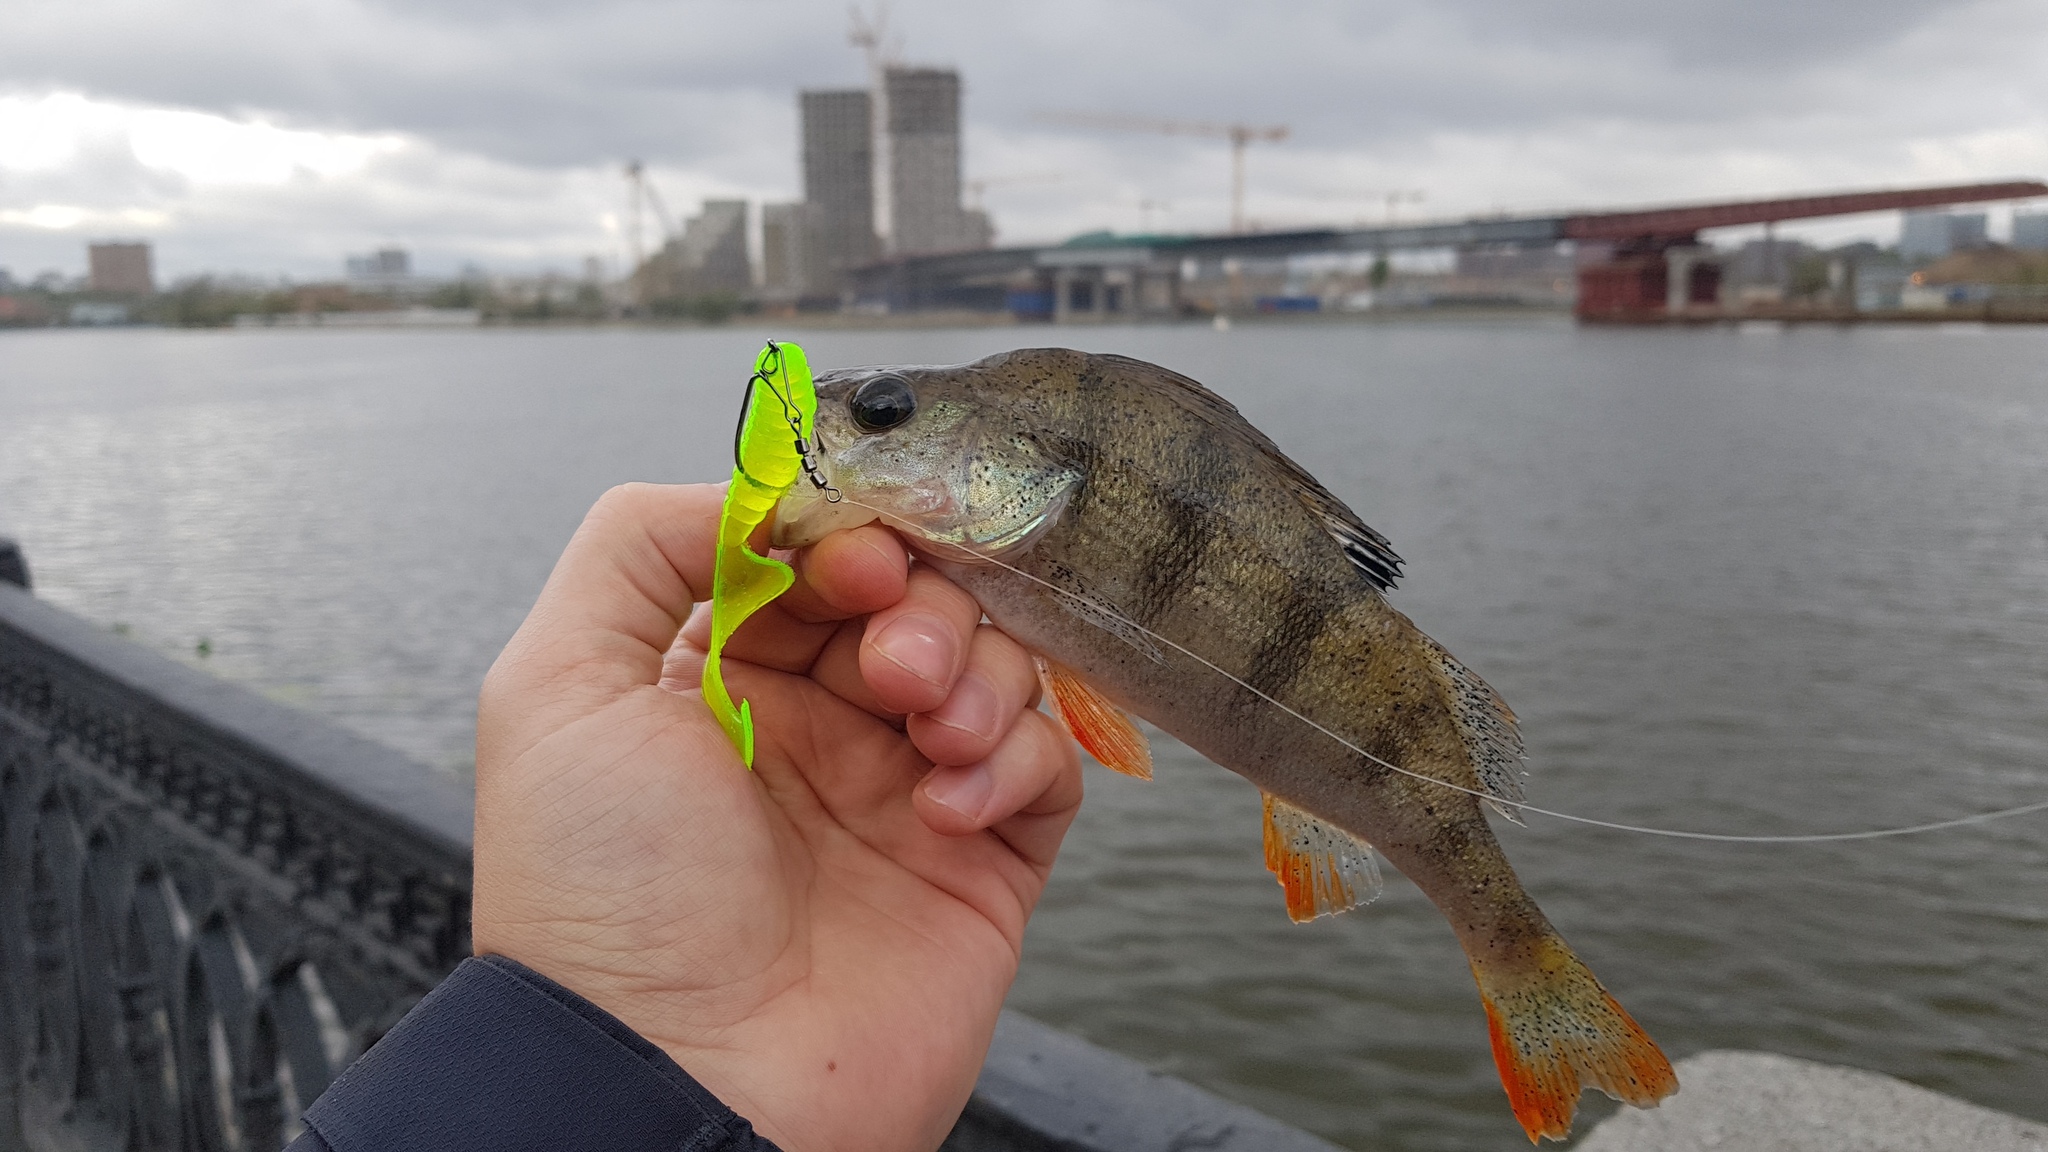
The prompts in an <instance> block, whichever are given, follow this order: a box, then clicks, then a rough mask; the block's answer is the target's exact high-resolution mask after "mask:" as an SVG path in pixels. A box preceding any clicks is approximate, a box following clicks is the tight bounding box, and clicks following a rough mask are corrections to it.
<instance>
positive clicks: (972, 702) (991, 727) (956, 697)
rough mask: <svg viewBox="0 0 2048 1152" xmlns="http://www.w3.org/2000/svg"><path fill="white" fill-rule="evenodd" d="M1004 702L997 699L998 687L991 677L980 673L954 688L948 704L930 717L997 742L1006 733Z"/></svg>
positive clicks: (939, 707) (961, 680)
mask: <svg viewBox="0 0 2048 1152" xmlns="http://www.w3.org/2000/svg"><path fill="white" fill-rule="evenodd" d="M1002 710H1003V702H1002V700H1001V699H1000V698H998V697H997V696H996V686H995V685H993V684H991V683H989V682H988V677H986V676H983V675H982V674H981V673H979V672H969V673H966V674H965V675H963V676H961V677H960V682H959V683H957V684H955V685H953V692H952V694H951V695H949V696H947V697H946V702H945V703H944V704H941V705H939V706H938V707H937V708H935V709H933V710H932V711H931V712H928V713H926V715H927V716H929V717H930V718H931V719H932V720H934V721H936V722H938V723H940V724H944V725H945V726H946V727H948V728H957V729H959V730H960V731H962V732H966V733H970V734H972V735H975V736H979V737H981V738H982V739H983V740H993V739H995V738H996V736H997V735H998V733H999V732H1000V731H1001V729H1002V723H1003V715H1002Z"/></svg>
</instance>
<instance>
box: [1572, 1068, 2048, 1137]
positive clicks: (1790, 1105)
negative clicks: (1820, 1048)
mask: <svg viewBox="0 0 2048 1152" xmlns="http://www.w3.org/2000/svg"><path fill="white" fill-rule="evenodd" d="M1678 1082H1679V1084H1680V1085H1682V1087H1681V1088H1680V1089H1679V1092H1678V1095H1676V1096H1673V1097H1672V1098H1671V1099H1669V1100H1666V1101H1665V1102H1664V1104H1663V1106H1662V1107H1660V1108H1656V1109H1653V1110H1650V1111H1638V1110H1636V1109H1634V1108H1624V1109H1622V1110H1621V1112H1620V1113H1618V1114H1617V1115H1615V1116H1613V1117H1611V1118H1610V1119H1608V1120H1607V1121H1606V1122H1604V1123H1602V1124H1601V1125H1600V1126H1599V1127H1597V1128H1595V1129H1593V1131H1592V1132H1591V1133H1590V1134H1588V1135H1587V1137H1586V1138H1585V1139H1584V1140H1583V1141H1581V1142H1580V1143H1579V1144H1578V1147H1577V1150H1576V1152H1710V1150H1712V1152H1738V1150H1739V1152H1965V1150H1967V1152H2048V1124H2037V1123H2034V1122H2033V1121H2031V1120H2022V1119H2020V1118H2019V1117H2017V1116H2009V1115H2007V1114H2005V1113H2003V1112H1994V1111H1992V1110H1991V1109H1989V1108H1983V1107H1979V1106H1978V1105H1975V1104H1968V1103H1965V1102H1963V1101H1961V1100H1957V1099H1955V1098H1953V1097H1950V1096H1943V1095H1942V1094H1941V1093H1939V1092H1931V1091H1929V1090H1927V1089H1925V1088H1921V1087H1917V1086H1915V1085H1912V1084H1908V1083H1906V1082H1905V1081H1904V1080H1896V1079H1893V1078H1892V1077H1890V1076H1885V1075H1882V1074H1880V1073H1876V1072H1865V1071H1863V1070H1861V1069H1858V1068H1841V1067H1837V1066H1835V1065H1832V1064H1817V1063H1815V1062H1813V1061H1811V1060H1797V1059H1794V1058H1793V1057H1790V1056H1779V1055H1775V1054H1773V1053H1769V1052H1702V1053H1700V1054H1699V1055H1697V1056H1691V1057H1688V1058H1686V1059H1684V1060H1681V1061H1679V1062H1678Z"/></svg>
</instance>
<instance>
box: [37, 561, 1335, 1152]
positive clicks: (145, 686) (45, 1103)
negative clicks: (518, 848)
mask: <svg viewBox="0 0 2048 1152" xmlns="http://www.w3.org/2000/svg"><path fill="white" fill-rule="evenodd" d="M10 557H12V558H13V560H14V561H15V563H13V564H12V565H11V566H10V564H9V558H10ZM18 561H19V553H18V552H14V551H12V550H11V548H10V546H8V545H7V544H6V542H5V541H0V1152H11V1150H13V1149H33V1150H35V1152H44V1150H57V1149H64V1150H77V1152H140V1150H148V1149H179V1150H193V1152H243V1150H249V1152H269V1150H271V1149H276V1148H278V1147H280V1146H281V1145H283V1144H284V1143H285V1142H287V1141H288V1140H290V1139H291V1138H292V1137H294V1136H295V1135H296V1134H297V1131H298V1128H299V1117H300V1114H301V1112H302V1111H303V1110H304V1108H305V1107H306V1106H307V1105H309V1104H311V1103H312V1102H313V1100H314V1099H315V1098H316V1097H318V1096H319V1095H320V1093H321V1092H322V1091H324V1090H325V1089H326V1087H327V1085H328V1084H329V1083H330V1082H331V1081H332V1080H333V1079H334V1077H335V1076H336V1075H337V1074H338V1073H339V1072H340V1071H341V1070H342V1069H343V1068H344V1067H346V1066H347V1065H348V1063H349V1062H350V1061H351V1060H353V1059H355V1058H356V1057H357V1056H358V1055H360V1054H361V1053H362V1052H363V1051H364V1050H365V1049H366V1048H368V1047H369V1046H370V1045H371V1044H373V1043H375V1042H376V1040H377V1038H378V1037H379V1036H381V1035H382V1034H383V1033H384V1032H385V1031H386V1030H388V1029H389V1028H390V1027H391V1026H392V1025H393V1024H395V1023H396V1022H397V1021H398V1019H399V1017H401V1016H402V1015H404V1014H405V1012H406V1011H407V1010H408V1009H409V1008H410V1007H411V1006H412V1004H413V1003H414V1002H415V1001H416V1000H418V999H419V997H420V996H422V995H424V994H425V993H426V991H427V990H428V989H430V988H432V987H433V986H434V984H435V983H437V982H438V981H439V980H440V979H441V978H442V976H444V975H445V974H446V973H447V972H448V971H449V970H450V969H452V968H453V967H454V966H455V965H456V963H458V962H459V961H460V960H461V959H462V957H464V956H465V955H467V954H468V952H469V893H470V863H469V849H470V823H471V818H472V813H473V808H472V800H471V796H470V793H469V790H468V789H467V788H466V787H465V786H463V785H462V784H461V783H460V782H458V781H456V780H454V779H451V778H448V777H446V776H443V775H440V774H437V773H435V772H433V771H431V770H429V769H426V768H424V767H422V766H421V765H419V764H417V763H414V762H413V761H411V760H409V759H407V758H406V757H404V756H402V755H400V754H399V753H397V752H396V751H394V750H392V749H390V748H387V747H384V746H382V745H379V744H376V743H374V742H372V741H369V740H364V739H362V738H360V737H357V736H354V735H351V734H349V733H347V732H345V731H343V730H341V729H339V728H338V727H336V726H334V725H332V724H329V723H327V722H325V721H322V720H320V719H318V718H316V717H312V716H309V715H307V714H305V713H302V712H299V711H297V710H295V709H292V708H288V707H286V706H284V705H281V704H277V703H274V702H272V701H270V700H267V699H265V698H263V697H261V696H258V695H256V694H254V693H251V692H248V691H246V690H244V689H241V688H238V687H235V686H233V685H230V684H228V683H226V682H224V681H221V680H218V679H216V678H214V677H212V676H209V675H207V674H206V673H204V672H201V671H199V670H196V669H192V668H188V667H186V666H184V665H181V664H178V663H175V662H173V661H171V660H168V659H165V658H163V657H161V656H158V655H157V654H155V653H153V652H150V651H147V650H145V649H143V648H141V647H139V646H137V645H134V644H130V643H128V642H127V641H124V640H121V639H119V638H117V637H115V636H112V635H110V634H107V633H105V632H102V631H101V630H99V629H97V628H95V627H93V626H91V625H90V624H88V623H87V622H85V621H83V620H81V619H79V618H77V617H74V616H71V615H70V614H68V613H65V612H62V611H60V610H58V609H56V608H54V607H52V606H50V605H48V604H45V603H42V602H40V601H38V600H37V599H36V598H34V597H33V596H31V595H29V594H28V593H27V592H26V591H25V590H24V589H20V588H16V587H14V586H13V585H14V584H25V583H26V582H27V568H26V565H23V564H20V563H19V562H18ZM946 1147H947V1148H948V1149H951V1150H953V1152H1013V1150H1025V1149H1031V1150H1039V1149H1063V1150H1074V1152H1112V1150H1117V1152H1151V1150H1153V1149H1159V1150H1162V1152H1163V1150H1165V1149H1169V1148H1173V1149H1177V1148H1186V1147H1201V1148H1214V1149H1225V1150H1229V1149H1245V1150H1249V1149H1273V1150H1286V1149H1297V1150H1300V1152H1317V1150H1320V1152H1329V1150H1330V1147H1331V1146H1330V1145H1327V1144H1325V1143H1323V1142H1322V1141H1320V1140H1317V1139H1315V1138H1314V1137H1311V1136H1308V1135H1307V1134H1305V1133H1302V1132H1299V1131H1296V1130H1294V1129H1291V1128H1288V1127H1286V1126H1284V1125H1282V1124H1280V1123H1278V1122H1277V1121H1274V1120H1272V1119H1270V1118H1268V1117H1266V1116H1263V1115H1261V1114H1259V1113H1257V1112H1253V1111H1251V1110H1249V1109H1246V1108H1243V1107H1241V1106H1238V1105H1235V1104H1231V1103H1228V1102H1226V1101H1223V1100H1221V1099H1218V1098H1217V1097H1214V1096H1211V1095H1209V1094H1207V1093H1205V1092H1203V1091H1201V1090H1199V1089H1197V1088H1194V1087H1193V1086H1191V1085H1188V1084H1185V1083H1182V1082H1180V1081H1177V1080H1173V1079H1172V1078H1170V1077H1166V1076H1162V1075H1159V1074H1157V1073H1153V1072H1150V1071H1148V1070H1146V1069H1144V1068H1143V1067H1142V1066H1140V1065H1138V1064H1136V1063H1134V1062H1132V1061H1129V1060H1127V1059H1125V1058H1123V1057H1120V1056H1116V1055H1114V1054H1111V1053H1108V1052H1105V1051H1103V1050H1101V1049H1098V1048H1094V1047H1092V1046H1091V1045H1088V1044H1086V1043H1085V1042H1083V1041H1080V1040H1078V1039H1076V1038H1074V1037H1070V1036H1065V1035H1063V1034H1061V1033H1058V1032H1056V1031H1054V1030H1052V1029H1049V1028H1047V1027H1045V1026H1044V1025H1042V1024H1038V1023H1036V1022H1035V1021H1031V1020H1029V1019H1026V1018H1024V1017H1022V1016H1018V1015H1016V1014H1014V1013H1005V1014H1004V1019H1003V1023H1002V1025H1001V1027H1000V1028H999V1030H998V1034H997V1038H996V1043H995V1047H994V1049H993V1050H992V1051H991V1053H990V1057H989V1061H988V1065H987V1067H986V1069H985V1070H984V1072H983V1075H982V1077H981V1080H980V1082H979V1084H978V1085H977V1089H976V1092H975V1095H974V1099H973V1100H972V1101H971V1102H970V1104H969V1106H968V1109H967V1112H966V1114H965V1115H964V1116H963V1117H962V1119H961V1121H960V1124H959V1126H958V1127H957V1128H956V1129H955V1131H954V1133H953V1135H952V1136H951V1137H950V1138H949V1139H948V1140H947V1143H946Z"/></svg>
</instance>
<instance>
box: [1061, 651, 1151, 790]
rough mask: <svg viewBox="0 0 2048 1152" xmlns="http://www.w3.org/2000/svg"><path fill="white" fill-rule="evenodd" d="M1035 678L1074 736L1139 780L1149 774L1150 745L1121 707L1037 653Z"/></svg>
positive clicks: (1104, 760) (1093, 753)
mask: <svg viewBox="0 0 2048 1152" xmlns="http://www.w3.org/2000/svg"><path fill="white" fill-rule="evenodd" d="M1037 659H1038V681H1039V683H1040V684H1042V685H1044V686H1045V698H1046V699H1047V700H1050V701H1052V705H1053V711H1054V712H1055V713H1057V714H1058V715H1059V718H1060V720H1061V721H1062V722H1063V723H1065V724H1066V726H1067V731H1068V732H1071V733H1073V736H1074V740H1075V742H1076V743H1078V744H1080V745H1081V747H1083V748H1085V749H1087V750H1088V754H1089V755H1090V756H1093V757H1095V760H1096V762H1097V763H1099V764H1101V765H1102V766H1103V767H1104V768H1111V769H1114V770H1116V771H1118V772H1121V773H1123V774H1124V775H1126V776H1136V777H1137V778H1138V779H1140V780H1150V779H1151V778H1152V745H1151V743H1150V742H1148V741H1147V740H1146V739H1145V734H1144V733H1143V732H1140V731H1138V726H1137V725H1135V724H1133V723H1131V718H1130V717H1129V716H1126V715H1124V710H1123V709H1121V708H1119V707H1117V706H1116V705H1114V704H1112V703H1110V702H1109V700H1108V699H1107V698H1105V697H1104V696H1103V695H1102V693H1100V692H1097V691H1096V690H1095V689H1094V688H1093V687H1091V686H1089V684H1088V682H1087V681H1085V680H1083V679H1081V678H1080V677H1079V676H1076V675H1074V674H1073V673H1072V672H1069V671H1067V670H1066V669H1065V668H1062V667H1060V666H1059V665H1058V664H1055V663H1053V662H1052V661H1050V660H1047V659H1046V658H1045V657H1043V656H1040V657H1038V658H1037Z"/></svg>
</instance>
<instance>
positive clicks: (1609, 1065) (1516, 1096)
mask: <svg viewBox="0 0 2048 1152" xmlns="http://www.w3.org/2000/svg"><path fill="white" fill-rule="evenodd" d="M1472 974H1473V976H1474V977H1475V978H1477V979H1478V981H1479V997H1480V999H1481V1000H1482V1001H1484V1002H1485V1004H1486V1028H1487V1032H1488V1033H1489V1035H1490V1036H1491V1037H1492V1039H1493V1062H1494V1064H1495V1065H1497V1066H1498V1067H1499V1068H1500V1082H1501V1085H1502V1086H1503V1087H1505V1088H1506V1089H1507V1091H1508V1103H1509V1104H1511V1105H1512V1106H1513V1107H1514V1110H1515V1119H1517V1120H1519V1121H1521V1122H1522V1130H1523V1131H1524V1132H1527V1133H1528V1134H1529V1142H1530V1143H1532V1144H1533V1143H1535V1142H1536V1141H1537V1140H1538V1139H1539V1138H1541V1137H1544V1136H1548V1137H1550V1138H1551V1139H1552V1140H1562V1139H1564V1138H1565V1137H1566V1136H1567V1135H1568V1134H1570V1132H1571V1130H1572V1114H1573V1113H1574V1112H1576V1111H1578V1107H1579V1093H1580V1092H1581V1091H1583V1090H1584V1089H1586V1088H1598V1089H1600V1090H1601V1091H1603V1092H1605V1093H1607V1094H1608V1095H1609V1096H1612V1097H1614V1098H1615V1099H1616V1100H1620V1101H1622V1102H1623V1103H1626V1104H1633V1105H1635V1106H1636V1107H1638V1108H1652V1107H1655V1106H1656V1104H1657V1102H1658V1101H1659V1100H1662V1099H1663V1098H1664V1097H1666V1096H1669V1095H1671V1094H1672V1093H1673V1092H1676V1091H1678V1077H1677V1076H1676V1075H1674V1074H1673V1073H1672V1071H1671V1062H1670V1061H1669V1060H1666V1059H1665V1058H1664V1053H1663V1052H1662V1051H1660V1050H1659V1049H1658V1047H1657V1043H1656V1041H1654V1040H1652V1039H1650V1037H1649V1036H1648V1035H1647V1034H1646V1033H1644V1031H1643V1029H1642V1026H1641V1025H1638V1024H1637V1023H1636V1022H1635V1020H1633V1019H1632V1018H1630V1016H1629V1014H1628V1013H1627V1012H1626V1011H1625V1010H1623V1008H1622V1006H1621V1005H1620V1004H1617V1003H1615V1001H1614V997H1612V996H1610V995H1608V994H1607V989H1605V988H1602V987H1601V986H1600V981H1598V980H1596V979H1594V978H1593V973H1592V971H1591V970H1590V969H1588V968H1587V967H1586V966H1585V964H1583V963H1581V962H1580V960H1579V958H1578V957H1577V956H1574V955H1573V954H1572V950H1571V949H1570V948H1568V947H1566V946H1565V942H1564V941H1563V940H1561V939H1559V938H1557V937H1556V936H1552V937H1550V938H1549V939H1547V940H1545V941H1543V942H1542V943H1541V944H1539V945H1538V946H1537V955H1536V956H1535V957H1533V958H1531V959H1530V960H1528V961H1526V962H1517V963H1513V964H1509V963H1504V962H1499V961H1492V962H1487V963H1484V964H1482V963H1480V962H1478V961H1474V962H1473V965H1472Z"/></svg>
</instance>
